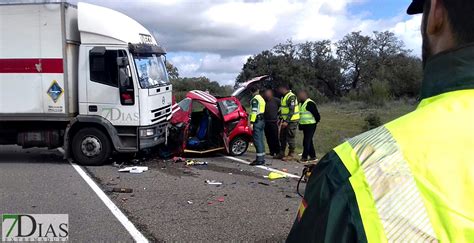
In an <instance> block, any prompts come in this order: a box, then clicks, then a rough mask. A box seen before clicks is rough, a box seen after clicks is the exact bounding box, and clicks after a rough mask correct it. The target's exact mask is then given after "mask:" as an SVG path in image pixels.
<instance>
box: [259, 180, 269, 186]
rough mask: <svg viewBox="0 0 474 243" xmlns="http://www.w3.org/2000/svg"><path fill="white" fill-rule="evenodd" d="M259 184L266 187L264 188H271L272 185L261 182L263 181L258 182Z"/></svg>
mask: <svg viewBox="0 0 474 243" xmlns="http://www.w3.org/2000/svg"><path fill="white" fill-rule="evenodd" d="M258 184H260V185H264V186H270V184H268V183H265V182H261V181H259V182H258Z"/></svg>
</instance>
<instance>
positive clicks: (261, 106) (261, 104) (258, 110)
mask: <svg viewBox="0 0 474 243" xmlns="http://www.w3.org/2000/svg"><path fill="white" fill-rule="evenodd" d="M254 100H256V101H257V102H258V107H253V106H252V103H253V102H254ZM265 104H266V102H265V100H264V99H263V97H262V96H261V95H259V94H258V95H255V96H254V97H253V98H252V100H251V101H250V105H251V106H252V107H251V109H252V111H251V112H250V122H255V121H256V120H257V116H258V115H260V114H263V113H265Z"/></svg>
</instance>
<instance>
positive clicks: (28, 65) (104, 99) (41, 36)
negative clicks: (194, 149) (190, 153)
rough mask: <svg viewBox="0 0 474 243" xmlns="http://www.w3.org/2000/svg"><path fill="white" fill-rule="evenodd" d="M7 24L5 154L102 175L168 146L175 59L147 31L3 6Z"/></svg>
mask: <svg viewBox="0 0 474 243" xmlns="http://www.w3.org/2000/svg"><path fill="white" fill-rule="evenodd" d="M0 22H2V25H0V31H1V33H2V35H1V37H0V48H1V50H0V62H1V67H0V145H2V144H17V145H20V146H22V147H23V148H29V147H48V148H57V147H62V148H64V152H65V157H67V158H69V157H72V158H73V159H74V160H75V161H76V162H78V163H80V164H85V165H99V164H102V163H103V162H104V161H106V160H107V159H108V158H109V157H110V155H111V154H112V153H113V152H117V153H134V152H138V151H140V150H143V149H148V148H152V147H154V146H157V145H160V144H163V143H166V139H167V131H168V123H169V120H170V119H171V109H172V107H171V103H172V86H171V84H170V82H169V79H168V74H167V72H166V67H165V61H166V57H165V54H166V51H165V50H164V48H163V47H162V46H161V45H160V44H159V43H158V42H157V41H156V40H155V38H154V37H153V35H152V34H151V32H150V31H148V30H147V29H146V28H145V27H143V26H142V25H141V24H140V23H138V22H137V21H135V20H133V19H132V18H130V17H128V16H126V15H125V14H122V13H120V12H117V11H114V10H111V9H108V8H104V7H100V6H96V5H92V4H87V3H78V5H77V6H75V5H72V4H69V3H65V2H58V3H32V4H0ZM3 23H5V24H3ZM24 33H28V35H25V34H24ZM13 90H21V91H22V93H23V94H24V95H18V94H17V93H13V92H11V91H13Z"/></svg>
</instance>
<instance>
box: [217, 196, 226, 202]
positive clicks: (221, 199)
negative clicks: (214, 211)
mask: <svg viewBox="0 0 474 243" xmlns="http://www.w3.org/2000/svg"><path fill="white" fill-rule="evenodd" d="M224 200H225V199H224V197H219V198H217V201H218V202H224Z"/></svg>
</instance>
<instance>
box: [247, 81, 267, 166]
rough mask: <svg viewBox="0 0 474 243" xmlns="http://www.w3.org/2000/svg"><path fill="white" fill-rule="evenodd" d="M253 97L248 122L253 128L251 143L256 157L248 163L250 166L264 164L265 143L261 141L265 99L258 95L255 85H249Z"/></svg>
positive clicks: (263, 127)
mask: <svg viewBox="0 0 474 243" xmlns="http://www.w3.org/2000/svg"><path fill="white" fill-rule="evenodd" d="M250 92H252V95H253V98H252V100H250V107H251V109H252V110H251V112H250V124H251V127H252V130H253V133H252V134H253V144H254V146H255V150H257V157H256V159H255V160H254V161H253V162H252V163H250V165H251V166H255V165H263V164H265V144H264V142H263V139H264V138H263V133H264V129H265V120H264V119H263V113H264V112H265V100H264V99H263V97H262V96H261V95H260V92H259V89H258V88H257V87H255V86H254V87H251V88H250Z"/></svg>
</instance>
